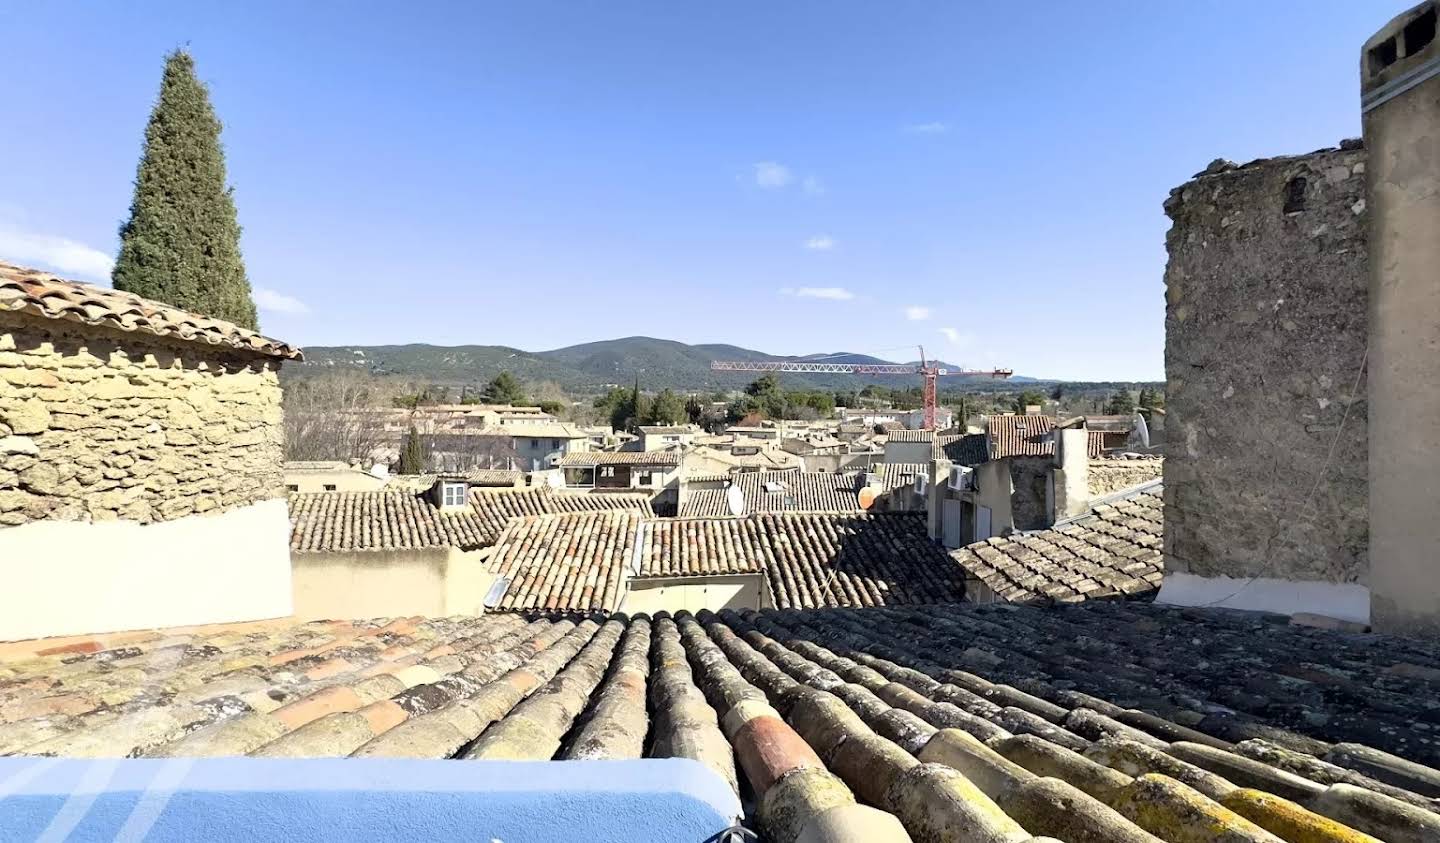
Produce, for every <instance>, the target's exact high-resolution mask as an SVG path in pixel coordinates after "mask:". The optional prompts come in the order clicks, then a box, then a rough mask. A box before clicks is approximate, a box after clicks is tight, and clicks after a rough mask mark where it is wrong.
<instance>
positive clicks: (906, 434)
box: [890, 428, 935, 442]
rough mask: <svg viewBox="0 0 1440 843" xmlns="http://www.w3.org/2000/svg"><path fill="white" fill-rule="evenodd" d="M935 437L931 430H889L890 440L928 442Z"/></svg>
mask: <svg viewBox="0 0 1440 843" xmlns="http://www.w3.org/2000/svg"><path fill="white" fill-rule="evenodd" d="M934 439H935V431H933V430H905V429H904V428H901V429H900V430H892V431H890V441H891V442H930V441H933V440H934Z"/></svg>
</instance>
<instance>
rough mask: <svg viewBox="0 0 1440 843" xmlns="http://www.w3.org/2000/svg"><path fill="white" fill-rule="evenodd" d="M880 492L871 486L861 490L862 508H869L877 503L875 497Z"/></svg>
mask: <svg viewBox="0 0 1440 843" xmlns="http://www.w3.org/2000/svg"><path fill="white" fill-rule="evenodd" d="M877 496H878V493H877V492H876V491H875V490H874V489H873V488H871V487H869V486H866V487H865V488H863V489H861V490H860V508H861V509H869V508H870V507H872V506H874V505H875V498H876V497H877Z"/></svg>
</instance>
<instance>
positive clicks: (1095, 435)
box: [985, 415, 1105, 460]
mask: <svg viewBox="0 0 1440 843" xmlns="http://www.w3.org/2000/svg"><path fill="white" fill-rule="evenodd" d="M985 424H986V428H987V431H988V435H989V437H990V458H991V459H997V460H998V459H1003V458H1005V457H1050V456H1054V455H1055V441H1054V439H1053V438H1051V433H1052V432H1053V431H1054V430H1055V419H1054V417H1053V416H1018V415H998V416H989V417H987V418H986V422H985ZM1089 433H1090V435H1089V437H1088V443H1087V444H1088V447H1087V448H1086V451H1087V453H1088V454H1089V455H1090V456H1091V457H1098V456H1100V454H1101V453H1102V452H1103V451H1104V450H1105V435H1104V433H1102V432H1101V431H1098V430H1092V431H1090V432H1089Z"/></svg>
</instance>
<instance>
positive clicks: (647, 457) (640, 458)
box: [560, 451, 680, 468]
mask: <svg viewBox="0 0 1440 843" xmlns="http://www.w3.org/2000/svg"><path fill="white" fill-rule="evenodd" d="M679 464H680V454H679V453H677V452H675V451H581V452H579V453H574V454H566V455H565V456H563V457H561V458H560V467H561V468H580V467H588V466H592V465H664V466H674V465H679Z"/></svg>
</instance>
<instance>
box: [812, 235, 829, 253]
mask: <svg viewBox="0 0 1440 843" xmlns="http://www.w3.org/2000/svg"><path fill="white" fill-rule="evenodd" d="M805 248H807V249H811V250H813V251H816V252H828V251H830V250H831V249H833V248H835V238H834V237H831V236H830V235H828V234H817V235H815V236H814V237H811V238H810V239H809V240H806V241H805Z"/></svg>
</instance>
